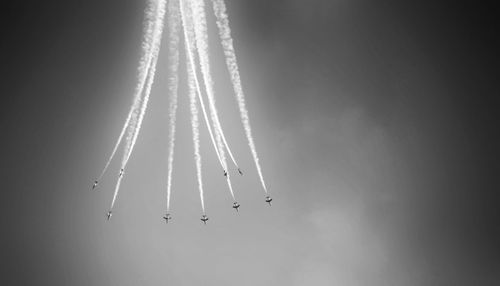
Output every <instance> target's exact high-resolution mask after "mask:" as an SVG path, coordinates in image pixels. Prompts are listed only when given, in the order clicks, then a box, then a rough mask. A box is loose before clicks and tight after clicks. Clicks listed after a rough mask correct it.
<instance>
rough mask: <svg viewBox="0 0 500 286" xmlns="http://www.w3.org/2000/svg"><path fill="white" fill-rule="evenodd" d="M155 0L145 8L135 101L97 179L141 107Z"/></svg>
mask: <svg viewBox="0 0 500 286" xmlns="http://www.w3.org/2000/svg"><path fill="white" fill-rule="evenodd" d="M154 4H155V1H150V2H149V3H148V6H147V7H146V10H145V24H144V39H143V40H142V54H141V58H140V60H139V66H138V75H137V78H138V81H137V86H136V87H135V91H134V96H133V101H132V106H131V107H130V111H129V113H128V115H127V119H126V120H125V123H124V124H123V127H122V131H121V132H120V136H118V140H117V141H116V143H115V146H114V148H113V151H112V152H111V156H109V158H108V161H107V162H106V164H105V165H104V168H103V170H102V172H101V174H100V175H99V177H98V179H97V181H100V180H101V179H102V177H103V176H104V174H105V173H106V170H107V169H108V167H109V164H110V163H111V161H112V160H113V158H114V156H115V154H116V151H117V150H118V147H119V146H120V143H121V141H122V139H123V136H124V135H125V131H126V130H127V127H128V126H129V124H130V121H131V120H132V117H133V113H134V111H136V110H137V108H139V104H140V101H141V94H142V90H143V88H144V83H145V81H146V76H147V71H148V69H149V66H150V63H151V48H152V45H151V44H152V41H153V28H154V18H155V13H153V12H154V10H155V7H154V6H155V5H154Z"/></svg>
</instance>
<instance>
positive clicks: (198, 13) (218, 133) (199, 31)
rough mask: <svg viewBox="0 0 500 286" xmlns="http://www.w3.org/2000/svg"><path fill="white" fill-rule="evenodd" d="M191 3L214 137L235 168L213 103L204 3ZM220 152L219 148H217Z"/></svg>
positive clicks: (201, 1)
mask: <svg viewBox="0 0 500 286" xmlns="http://www.w3.org/2000/svg"><path fill="white" fill-rule="evenodd" d="M191 3H192V10H191V11H192V17H191V19H192V21H193V23H194V30H195V35H196V45H197V47H198V57H199V59H200V66H201V71H202V74H203V80H204V82H205V89H206V93H207V97H208V102H209V108H210V116H211V118H212V122H213V124H214V129H215V138H216V140H217V141H220V140H221V139H222V141H223V143H224V145H225V147H226V149H227V151H228V153H229V156H230V157H231V160H232V161H233V163H234V165H236V168H238V169H239V167H238V164H237V163H236V160H235V158H234V156H233V153H232V152H231V149H230V148H229V144H228V143H227V140H226V136H224V132H223V131H222V125H221V124H220V120H219V115H218V112H217V108H216V105H215V96H214V91H213V86H214V83H213V80H212V76H211V74H210V60H209V52H208V35H207V20H206V15H205V5H204V2H203V0H194V1H193V2H191ZM219 152H220V150H219ZM226 170H227V169H226Z"/></svg>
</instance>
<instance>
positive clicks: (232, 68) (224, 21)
mask: <svg viewBox="0 0 500 286" xmlns="http://www.w3.org/2000/svg"><path fill="white" fill-rule="evenodd" d="M212 4H213V9H214V13H215V17H216V18H217V27H218V29H219V36H220V39H221V43H222V47H223V50H224V55H225V56H226V65H227V68H228V70H229V74H230V77H231V82H232V84H233V89H234V93H235V95H236V99H237V101H238V107H239V109H240V117H241V122H242V123H243V127H244V129H245V135H246V137H247V140H248V146H249V147H250V151H251V152H252V156H253V159H254V161H255V166H256V168H257V173H258V174H259V178H260V182H261V183H262V187H263V188H264V191H265V193H266V194H267V187H266V184H265V182H264V177H263V176H262V170H261V167H260V164H259V157H258V155H257V149H256V148H255V143H254V140H253V136H252V129H251V128H250V119H249V117H248V110H247V108H246V104H245V95H244V93H243V88H242V86H241V79H240V73H239V69H238V62H237V60H236V53H235V51H234V46H233V39H232V38H231V29H230V28H229V18H228V15H227V12H226V4H225V3H224V0H212Z"/></svg>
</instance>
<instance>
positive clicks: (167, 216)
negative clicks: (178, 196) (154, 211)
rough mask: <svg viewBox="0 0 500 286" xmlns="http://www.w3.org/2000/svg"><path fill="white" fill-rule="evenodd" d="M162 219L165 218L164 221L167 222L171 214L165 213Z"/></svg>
mask: <svg viewBox="0 0 500 286" xmlns="http://www.w3.org/2000/svg"><path fill="white" fill-rule="evenodd" d="M163 219H164V220H165V222H166V223H168V221H169V220H171V219H172V216H171V215H170V214H165V216H164V217H163Z"/></svg>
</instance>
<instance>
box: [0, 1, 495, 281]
mask: <svg viewBox="0 0 500 286" xmlns="http://www.w3.org/2000/svg"><path fill="white" fill-rule="evenodd" d="M226 2H227V6H228V12H229V17H230V21H231V26H232V31H233V37H234V40H235V48H236V52H237V56H238V59H239V64H240V71H241V76H242V80H243V87H244V90H245V92H246V95H247V105H248V109H249V112H250V120H251V123H252V127H253V133H254V137H255V141H256V145H257V151H258V152H259V155H260V158H261V163H262V168H263V171H264V177H265V179H266V182H267V185H268V186H269V189H270V194H271V195H272V196H273V198H274V201H273V206H272V207H269V206H267V204H265V202H264V193H263V191H262V190H261V187H260V185H259V181H258V177H257V173H256V171H255V167H254V165H253V161H252V158H251V154H250V151H249V149H248V147H247V145H246V139H245V135H244V132H243V128H242V125H241V123H240V121H239V114H238V108H237V104H236V101H235V100H234V96H233V94H232V93H231V91H232V88H231V86H230V82H229V76H228V74H227V71H226V69H225V64H224V60H223V54H222V49H221V47H220V44H219V43H218V40H217V34H216V29H215V28H216V27H215V24H214V19H213V16H209V18H208V20H209V37H210V55H211V56H212V67H213V75H214V78H215V82H216V86H215V90H216V92H217V93H216V97H217V103H218V109H219V112H220V116H221V123H222V125H223V128H224V130H225V134H226V136H227V138H228V140H229V143H230V144H231V146H232V150H233V153H234V154H235V155H236V156H237V159H238V161H239V164H240V166H241V168H242V169H243V171H244V172H245V175H244V176H243V177H237V176H233V178H234V180H233V181H234V189H235V195H236V197H237V199H238V201H239V202H240V203H241V208H240V212H239V213H238V214H236V213H235V212H234V210H233V209H232V208H231V204H232V202H231V198H230V195H229V192H228V190H227V187H226V186H225V182H224V178H223V176H222V172H221V170H220V168H219V166H218V163H217V159H216V157H215V155H214V153H213V149H212V147H211V145H210V141H209V137H208V134H207V132H206V130H205V129H202V134H201V140H202V159H203V175H204V181H205V194H206V201H205V203H206V209H207V215H209V217H210V221H209V222H208V224H207V226H203V224H201V222H200V221H199V217H200V215H201V207H200V202H199V196H198V193H197V185H196V175H195V169H194V160H193V156H192V152H193V151H192V143H191V130H190V125H189V112H188V99H187V94H186V92H187V90H186V87H185V85H186V84H185V76H184V73H185V70H184V68H185V67H184V66H182V68H181V74H182V76H181V88H180V94H179V96H180V98H179V109H178V111H179V117H178V137H177V145H176V147H177V148H176V156H175V161H174V168H175V169H174V173H173V176H174V177H173V193H172V202H171V208H172V214H173V218H174V219H173V221H172V222H173V223H172V224H169V225H165V223H164V221H163V219H162V216H163V214H164V211H165V205H166V202H165V195H166V188H165V184H166V165H167V139H168V138H167V134H168V114H167V110H168V94H167V81H166V79H167V76H168V73H167V67H168V63H167V56H166V53H165V51H166V49H165V47H166V46H165V43H166V40H165V39H164V41H163V52H161V53H160V59H159V67H158V72H157V77H156V80H155V85H154V87H153V91H152V95H151V101H150V108H149V110H148V114H147V115H146V118H145V120H144V124H143V129H142V131H141V134H140V136H139V139H138V142H137V145H136V149H135V151H134V153H133V154H132V157H131V160H130V162H129V166H128V169H127V172H126V175H125V178H124V180H123V182H122V189H121V192H120V195H119V197H118V200H117V203H116V205H115V210H114V216H113V218H112V220H111V221H109V222H107V221H105V213H106V212H107V208H108V207H109V204H110V202H111V198H112V192H113V187H114V184H115V182H116V175H115V174H117V173H118V169H119V164H118V162H119V161H120V157H117V160H116V161H114V163H113V164H112V166H111V168H110V171H109V173H108V174H109V175H108V176H107V177H105V179H104V180H103V181H102V183H101V184H100V186H99V191H97V192H91V191H90V187H91V184H92V182H93V180H94V178H95V177H96V176H97V175H98V174H99V172H100V170H101V168H102V167H103V164H104V163H105V160H106V158H107V156H108V155H109V153H110V152H111V149H112V147H113V144H114V142H115V140H116V137H117V136H118V134H119V132H120V128H121V126H122V124H123V121H124V120H125V118H126V113H127V112H128V109H129V104H130V103H131V99H132V93H133V88H134V85H135V77H136V65H137V63H138V59H139V51H140V41H141V31H142V17H143V10H144V7H145V3H144V2H142V1H105V2H104V3H103V2H102V1H85V2H84V3H80V2H78V1H51V3H50V4H47V3H45V2H44V3H41V2H36V3H29V1H28V2H25V1H23V2H22V3H11V4H8V7H7V10H6V11H11V12H12V13H10V14H11V15H18V16H11V18H6V19H4V20H2V21H5V25H3V26H4V27H7V28H6V31H8V32H6V33H5V38H4V40H3V41H2V42H3V43H2V48H3V49H4V50H5V52H4V53H2V54H3V55H4V56H5V58H4V59H2V62H3V63H4V64H3V65H2V68H1V69H2V70H1V71H2V74H4V75H6V76H5V77H4V80H5V81H4V82H3V86H2V87H1V90H0V91H1V93H2V95H3V99H4V104H3V105H2V106H3V110H4V112H3V113H2V115H1V116H0V123H1V125H0V128H1V130H2V134H4V135H3V136H2V138H3V139H4V140H2V141H3V142H2V148H1V152H2V153H0V155H1V156H2V158H3V159H2V164H1V166H2V169H1V174H2V182H3V186H4V188H3V192H2V199H1V204H2V208H1V209H2V216H1V217H2V219H1V221H2V229H3V230H4V231H3V233H5V235H2V238H1V239H0V242H1V243H2V245H3V246H4V250H3V251H2V256H3V257H4V259H2V260H3V261H2V262H1V263H2V264H1V265H0V266H1V268H0V269H2V275H0V277H1V278H0V279H2V280H5V283H2V284H5V285H159V284H163V285H164V284H171V285H196V284H201V285H227V284H229V283H237V284H238V285H242V286H243V285H497V284H498V283H499V282H500V274H499V273H500V254H499V253H500V249H499V247H498V241H499V239H500V232H499V227H498V217H499V215H500V214H499V211H498V209H499V208H498V196H497V195H496V192H495V191H496V190H498V183H497V182H496V180H495V177H498V173H497V172H496V171H495V168H498V162H496V160H495V158H497V155H496V154H497V148H498V146H499V145H498V138H497V137H498V131H497V129H498V127H497V126H495V124H494V123H495V120H494V119H495V116H494V113H493V111H492V110H491V109H492V107H493V106H495V105H494V100H493V98H494V96H496V95H497V94H498V87H497V86H495V85H493V83H494V80H495V79H496V74H497V73H495V72H498V66H497V65H496V63H498V55H497V54H495V53H493V51H495V47H496V46H498V40H497V39H496V38H497V37H496V36H495V37H493V35H494V29H493V28H492V27H493V25H492V24H493V23H492V22H493V20H491V19H492V18H491V17H489V15H488V10H489V9H488V7H475V6H473V5H472V4H471V5H462V6H459V5H454V6H453V7H450V6H447V5H444V4H439V3H433V4H432V5H428V4H422V3H405V2H410V1H403V2H401V1H378V3H375V2H374V1H362V0H358V1H337V0H336V1H320V0H314V1H298V0H278V1H264V0H252V1H248V0H247V1H245V0H227V1H226ZM116 7H119V8H116ZM208 7H210V6H208ZM20 11H22V13H21V14H19V13H20ZM208 11H211V8H210V9H209V10H208ZM8 27H11V28H10V29H9V28H8ZM182 55H183V54H182ZM183 64H184V61H182V62H181V65H183ZM200 124H201V126H204V124H203V123H201V122H200ZM5 134H6V135H5ZM120 156H121V154H120ZM233 172H234V171H233ZM0 281H1V280H0Z"/></svg>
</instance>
